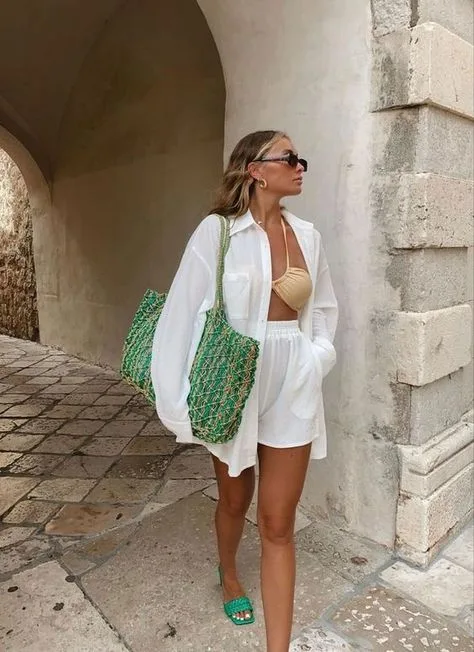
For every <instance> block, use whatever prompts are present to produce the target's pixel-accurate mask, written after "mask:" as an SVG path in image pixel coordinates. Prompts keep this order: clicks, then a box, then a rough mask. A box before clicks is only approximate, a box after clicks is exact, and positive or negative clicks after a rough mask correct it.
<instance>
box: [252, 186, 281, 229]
mask: <svg viewBox="0 0 474 652" xmlns="http://www.w3.org/2000/svg"><path fill="white" fill-rule="evenodd" d="M249 208H250V212H251V213H252V216H253V218H254V220H255V221H256V222H257V224H260V226H262V228H264V229H267V227H269V226H275V225H277V224H278V225H279V224H280V221H281V206H280V199H279V198H276V197H269V196H262V195H261V194H260V193H256V194H255V196H254V197H252V199H251V200H250V205H249Z"/></svg>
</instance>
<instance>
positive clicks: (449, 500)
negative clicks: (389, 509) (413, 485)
mask: <svg viewBox="0 0 474 652" xmlns="http://www.w3.org/2000/svg"><path fill="white" fill-rule="evenodd" d="M473 470H474V464H472V462H471V463H470V464H469V465H468V466H466V467H465V468H463V469H462V471H460V472H459V473H458V474H457V475H455V476H454V477H452V478H451V479H450V480H448V482H446V483H445V484H443V485H442V486H441V487H440V488H439V489H437V490H436V491H435V492H434V493H432V494H431V495H429V496H428V497H427V498H423V497H421V496H412V495H409V494H406V493H401V494H400V498H399V502H398V512H397V544H398V546H399V548H400V551H401V552H402V556H404V557H410V553H409V551H410V550H411V551H412V552H413V557H412V558H413V561H420V557H419V556H418V555H417V553H419V555H420V556H421V555H423V554H426V553H429V551H430V549H431V548H432V547H433V546H435V544H437V543H438V542H439V541H440V540H442V539H443V537H445V536H446V534H447V533H448V532H449V531H450V530H451V529H452V528H454V527H455V526H456V525H457V524H458V523H462V522H463V521H464V520H465V518H466V517H467V516H468V515H469V513H470V512H471V511H472V482H473Z"/></svg>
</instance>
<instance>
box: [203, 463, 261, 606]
mask: <svg viewBox="0 0 474 652" xmlns="http://www.w3.org/2000/svg"><path fill="white" fill-rule="evenodd" d="M212 461H213V463H214V469H215V472H216V479H217V486H218V488H219V500H218V502H217V508H216V516H215V523H216V533H217V548H218V551H219V560H220V565H221V570H222V576H223V592H224V602H227V601H228V600H233V599H234V598H238V597H240V596H242V595H244V593H245V591H244V590H243V589H242V586H241V584H240V582H239V580H238V577H237V568H236V555H237V548H238V547H239V543H240V539H241V538H242V532H243V529H244V524H245V515H246V514H247V510H248V508H249V505H250V502H251V500H252V496H253V492H254V489H255V471H254V469H253V468H248V469H244V471H242V473H241V474H240V475H239V476H238V477H237V478H231V477H230V476H229V474H228V467H227V464H224V463H223V462H221V461H220V460H219V459H218V458H217V457H214V456H212ZM236 615H237V617H240V618H242V619H245V618H249V617H250V614H249V613H248V612H246V611H243V612H240V613H238V614H236Z"/></svg>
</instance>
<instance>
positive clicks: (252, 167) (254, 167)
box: [247, 161, 260, 180]
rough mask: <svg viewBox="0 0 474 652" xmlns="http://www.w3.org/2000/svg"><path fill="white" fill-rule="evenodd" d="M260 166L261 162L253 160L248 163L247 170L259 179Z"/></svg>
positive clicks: (254, 177) (253, 177)
mask: <svg viewBox="0 0 474 652" xmlns="http://www.w3.org/2000/svg"><path fill="white" fill-rule="evenodd" d="M259 168H260V166H259V164H258V163H255V162H253V161H252V163H249V164H248V165H247V172H248V173H249V174H250V176H251V177H252V179H255V180H258V179H259V178H260V175H259Z"/></svg>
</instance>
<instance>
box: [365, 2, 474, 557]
mask: <svg viewBox="0 0 474 652" xmlns="http://www.w3.org/2000/svg"><path fill="white" fill-rule="evenodd" d="M372 8H373V19H374V37H375V40H374V75H373V85H372V87H373V95H372V110H373V111H374V112H375V113H374V117H375V122H374V134H375V137H374V176H373V183H372V193H371V197H372V217H373V257H372V261H373V272H374V278H379V279H381V281H380V282H378V283H375V284H374V292H373V307H374V313H373V319H372V325H373V337H374V348H373V365H374V367H373V369H374V373H373V375H372V377H373V379H374V380H373V382H372V387H371V391H370V396H371V399H370V400H371V407H372V412H373V414H374V415H375V416H374V425H373V436H374V438H379V439H380V438H383V439H387V440H389V441H393V442H395V444H396V446H397V448H398V452H399V462H400V487H399V497H398V506H397V517H396V542H395V545H396V548H397V550H398V552H399V554H400V555H401V556H402V557H404V558H406V559H409V560H411V561H413V562H415V563H418V564H425V563H427V562H428V561H429V560H430V559H431V558H432V557H433V556H434V555H435V554H436V552H437V551H438V549H439V547H440V546H441V545H443V543H444V542H445V540H446V539H447V538H448V536H449V535H450V534H452V533H453V531H455V530H456V529H459V528H460V527H462V525H463V524H464V523H465V521H466V519H467V518H468V517H469V515H470V513H472V507H473V498H472V474H473V424H472V412H471V413H470V412H469V410H470V407H471V405H472V388H473V382H472V364H471V363H470V362H471V359H472V355H471V332H472V295H471V294H470V289H469V286H470V282H469V281H468V279H469V278H471V276H472V264H471V262H470V261H471V260H472V244H473V243H472V210H473V183H472V172H473V168H472V164H473V158H472V157H473V124H472V120H473V116H474V114H473V92H472V79H473V48H472V36H473V31H472V12H473V3H472V0H418V1H417V0H411V1H410V0H394V1H393V2H387V0H374V1H373V7H372Z"/></svg>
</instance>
